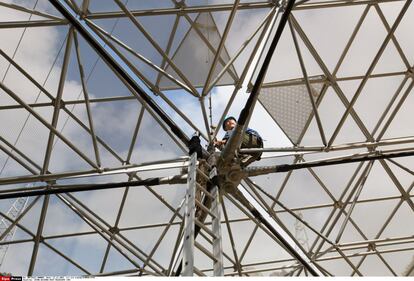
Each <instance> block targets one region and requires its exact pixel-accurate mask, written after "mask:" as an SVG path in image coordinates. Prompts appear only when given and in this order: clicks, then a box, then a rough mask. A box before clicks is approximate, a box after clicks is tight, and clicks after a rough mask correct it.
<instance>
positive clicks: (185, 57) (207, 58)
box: [159, 13, 237, 89]
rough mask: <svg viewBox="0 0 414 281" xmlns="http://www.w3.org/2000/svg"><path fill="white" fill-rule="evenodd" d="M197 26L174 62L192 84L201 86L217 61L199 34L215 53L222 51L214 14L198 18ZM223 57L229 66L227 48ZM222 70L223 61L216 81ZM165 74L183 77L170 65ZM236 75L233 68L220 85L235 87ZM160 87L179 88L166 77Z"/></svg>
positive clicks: (219, 66)
mask: <svg viewBox="0 0 414 281" xmlns="http://www.w3.org/2000/svg"><path fill="white" fill-rule="evenodd" d="M194 26H195V27H196V29H195V28H194V27H192V28H191V29H190V30H189V32H188V33H187V34H186V35H185V37H184V39H183V40H182V42H181V43H180V45H179V46H178V48H177V50H176V52H175V54H174V55H173V57H172V62H173V63H174V64H175V66H177V67H178V69H180V71H181V72H182V73H183V74H184V75H185V77H186V78H187V79H188V80H189V81H190V82H191V84H192V85H194V86H195V87H200V86H202V85H203V84H204V83H205V81H206V78H207V75H208V72H209V70H210V68H211V65H212V63H213V60H214V54H213V52H212V51H211V50H210V49H209V48H208V46H207V44H206V43H205V41H203V39H202V38H201V37H200V35H199V34H198V33H197V31H199V32H200V33H201V34H202V36H203V37H205V38H206V39H207V40H208V42H209V43H210V44H211V45H212V46H213V47H214V49H215V50H217V48H218V45H219V43H220V40H221V37H220V34H219V32H218V30H217V26H216V24H215V23H214V20H213V18H212V16H211V15H210V13H201V14H199V15H198V16H197V18H196V19H195V24H194ZM221 58H222V60H223V62H224V63H225V64H226V63H227V62H228V61H229V60H230V58H229V55H228V53H227V51H226V50H225V49H223V50H222V51H221ZM222 69H223V64H222V63H220V61H219V62H218V63H217V65H216V69H215V71H214V73H213V78H214V77H216V76H217V75H218V74H219V73H220V71H221V70H222ZM165 71H166V72H167V73H169V74H171V75H172V76H174V77H175V78H177V79H179V76H178V75H177V74H176V72H175V71H174V70H173V69H172V67H171V66H170V65H167V67H166V69H165ZM230 73H231V74H230ZM235 75H236V71H235V69H234V68H233V67H230V68H229V71H227V72H226V73H225V74H224V75H223V76H222V78H221V79H220V80H219V82H218V85H229V84H233V83H234V78H236V76H235ZM232 76H233V77H232ZM236 79H237V78H236ZM179 80H182V79H179ZM159 87H160V88H161V89H173V88H177V85H176V84H175V83H174V82H172V81H170V80H169V79H167V78H165V77H164V76H163V77H162V79H161V81H160V84H159Z"/></svg>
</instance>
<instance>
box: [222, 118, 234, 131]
mask: <svg viewBox="0 0 414 281" xmlns="http://www.w3.org/2000/svg"><path fill="white" fill-rule="evenodd" d="M229 120H234V121H236V122H237V120H236V118H234V117H233V116H229V117H227V118H226V119H224V121H223V130H226V129H225V128H224V127H225V125H226V122H227V121H229Z"/></svg>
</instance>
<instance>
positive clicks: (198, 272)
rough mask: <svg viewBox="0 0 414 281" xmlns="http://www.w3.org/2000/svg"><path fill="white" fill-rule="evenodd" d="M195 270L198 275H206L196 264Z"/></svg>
mask: <svg viewBox="0 0 414 281" xmlns="http://www.w3.org/2000/svg"><path fill="white" fill-rule="evenodd" d="M193 270H194V272H195V273H196V274H197V275H198V276H206V275H205V274H204V273H203V272H202V271H201V270H200V269H198V268H197V267H195V266H193Z"/></svg>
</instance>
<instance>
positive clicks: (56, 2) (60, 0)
mask: <svg viewBox="0 0 414 281" xmlns="http://www.w3.org/2000/svg"><path fill="white" fill-rule="evenodd" d="M49 1H50V3H51V4H52V5H53V6H54V7H55V8H56V9H57V10H59V11H60V12H61V13H62V15H63V16H64V17H65V18H66V19H67V20H68V21H69V22H70V23H71V24H72V25H73V26H74V27H75V28H76V30H77V31H78V32H79V33H80V34H81V35H82V36H83V38H84V39H85V40H86V41H87V42H88V43H89V44H90V45H91V46H92V47H93V48H94V49H95V51H96V52H97V53H98V54H99V55H100V56H101V57H102V58H103V59H104V60H105V62H106V63H107V64H108V65H109V66H110V67H111V69H112V70H113V71H114V73H115V74H116V75H118V77H120V78H121V79H122V80H123V81H124V82H125V83H126V84H127V85H128V86H129V87H130V88H132V89H133V90H134V91H135V92H133V94H134V95H136V96H137V97H138V98H140V99H142V100H144V101H145V102H146V103H147V105H148V106H149V107H151V109H152V110H153V111H154V112H155V113H156V114H157V115H158V116H159V117H160V118H161V119H162V120H163V121H164V122H165V123H166V124H167V125H168V127H169V128H170V130H171V131H172V133H173V134H174V135H175V136H177V137H178V139H180V140H181V141H182V142H183V143H185V144H188V140H189V139H188V137H187V136H186V134H185V133H184V132H183V131H182V130H181V129H180V128H179V127H178V126H177V125H176V124H175V123H174V121H173V120H171V119H170V117H169V116H168V115H167V114H166V113H165V112H164V111H163V110H162V109H161V108H160V107H159V106H158V105H157V104H156V103H155V102H154V101H153V99H152V98H151V97H150V96H149V95H148V94H147V92H150V91H151V90H150V89H149V88H148V87H147V86H146V84H145V83H144V82H143V81H142V80H141V79H140V77H139V76H137V75H136V74H135V72H134V70H133V69H132V68H131V66H130V64H129V63H128V62H127V61H125V60H124V59H123V58H122V57H121V56H120V55H119V54H118V53H117V52H116V50H114V49H112V48H111V47H110V46H108V45H106V44H105V43H104V41H103V40H102V39H101V38H100V36H99V34H98V33H96V32H95V31H94V30H93V29H92V28H91V27H90V26H89V25H88V23H87V20H85V19H83V18H82V16H81V15H79V14H78V13H77V12H76V11H75V10H74V9H73V8H72V7H71V6H70V5H68V4H67V3H66V2H65V1H64V0H49ZM294 2H295V1H294V0H289V2H288V4H287V6H286V7H285V10H284V12H283V15H282V18H281V21H280V23H279V25H278V28H277V29H276V33H275V34H274V37H273V40H272V42H271V44H270V46H269V48H268V50H267V52H266V53H265V58H264V61H263V63H262V66H260V70H259V73H258V75H257V79H256V82H255V84H254V87H253V90H252V93H251V95H250V97H249V99H248V101H247V103H246V106H245V108H244V109H243V111H242V112H241V115H240V117H239V120H238V126H237V127H236V130H235V131H236V132H237V133H238V134H232V137H231V138H230V140H229V144H228V145H227V147H228V148H227V149H225V151H223V153H222V156H224V157H225V158H227V160H228V161H225V162H229V161H230V158H232V157H233V155H234V153H235V151H236V148H237V147H238V144H239V143H240V136H241V132H242V131H243V128H244V127H245V126H246V125H247V122H248V119H249V117H250V115H251V113H252V111H253V108H254V104H255V102H256V100H257V96H258V94H259V90H260V87H261V84H262V82H263V79H264V76H265V74H266V72H267V68H268V66H269V64H270V60H271V58H272V56H273V52H274V49H275V47H276V45H277V43H278V41H279V39H280V36H281V33H282V31H283V29H284V26H285V24H286V22H287V19H288V16H289V14H290V11H291V9H292V7H293V4H294ZM144 89H145V90H144ZM230 144H232V145H230ZM224 172H226V171H224ZM248 201H250V202H251V205H252V208H249V210H250V211H251V212H252V214H253V215H254V216H256V217H257V218H258V220H259V221H260V222H261V223H263V225H264V226H266V227H267V228H268V229H269V230H270V231H271V232H272V233H273V234H275V235H276V237H283V236H284V235H285V234H284V233H282V234H280V232H279V231H281V229H282V228H281V227H280V226H279V225H278V224H277V222H276V221H274V220H272V219H270V217H269V216H268V215H266V214H265V213H262V211H261V209H260V208H259V209H257V208H258V207H259V206H260V205H259V204H256V203H257V202H256V201H255V199H254V198H253V197H251V198H248ZM264 212H265V211H264ZM281 242H282V243H283V244H284V245H285V246H286V249H288V251H289V252H290V254H292V256H294V257H295V258H297V259H298V260H299V261H300V262H301V263H302V264H303V265H304V266H305V267H306V268H307V269H308V270H309V272H311V273H312V274H313V275H322V274H321V272H320V271H319V270H318V269H317V268H316V267H315V266H314V265H313V264H311V263H310V261H309V259H308V258H307V257H306V254H304V253H301V252H298V251H297V250H295V247H294V246H295V245H296V244H295V242H294V241H293V240H291V241H289V240H287V239H281Z"/></svg>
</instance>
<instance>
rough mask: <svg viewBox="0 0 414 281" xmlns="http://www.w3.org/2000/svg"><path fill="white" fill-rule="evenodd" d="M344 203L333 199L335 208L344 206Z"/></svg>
mask: <svg viewBox="0 0 414 281" xmlns="http://www.w3.org/2000/svg"><path fill="white" fill-rule="evenodd" d="M344 205H345V204H344V202H342V201H335V202H334V204H333V207H334V208H336V209H342V208H343V207H344Z"/></svg>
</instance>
